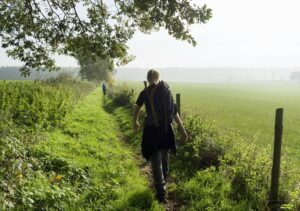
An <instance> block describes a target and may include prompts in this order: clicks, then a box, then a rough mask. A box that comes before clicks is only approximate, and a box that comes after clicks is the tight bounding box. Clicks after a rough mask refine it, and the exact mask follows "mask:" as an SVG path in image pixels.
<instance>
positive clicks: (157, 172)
mask: <svg viewBox="0 0 300 211" xmlns="http://www.w3.org/2000/svg"><path fill="white" fill-rule="evenodd" d="M169 160H170V158H169V150H167V149H163V150H159V151H156V152H154V153H153V154H152V156H151V158H150V161H151V167H152V176H153V180H154V185H155V186H161V187H163V186H164V184H165V182H166V178H167V175H168V173H169Z"/></svg>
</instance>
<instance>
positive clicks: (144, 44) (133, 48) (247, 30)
mask: <svg viewBox="0 0 300 211" xmlns="http://www.w3.org/2000/svg"><path fill="white" fill-rule="evenodd" d="M194 2H195V3H197V4H200V5H202V4H203V3H206V4H207V5H208V7H210V8H212V9H213V18H212V19H211V20H210V21H209V22H208V23H207V24H205V25H200V26H193V27H192V34H193V36H194V37H195V38H196V40H197V42H198V45H197V46H196V47H192V46H191V45H189V44H188V43H185V42H181V41H176V40H175V39H174V38H172V37H170V36H169V35H168V34H167V32H165V31H160V32H155V33H153V34H151V35H144V34H141V33H136V35H135V36H134V38H133V39H132V40H130V41H129V43H128V45H129V47H130V50H129V52H130V53H131V54H133V55H135V56H136V59H135V61H133V62H131V63H130V64H128V65H127V67H145V68H151V67H175V66H176V67H224V66H225V67H228V66H235V67H294V66H300V59H299V58H298V57H299V56H300V27H299V23H298V22H299V21H300V12H299V9H300V1H298V0H226V1H224V0H205V1H199V0H195V1H194ZM0 58H1V59H0V66H7V65H20V64H21V63H19V62H17V61H14V60H12V59H9V58H7V56H6V55H5V53H4V50H3V49H0ZM56 58H57V64H58V65H60V66H75V65H76V64H77V63H76V61H75V60H74V59H71V58H67V57H56Z"/></svg>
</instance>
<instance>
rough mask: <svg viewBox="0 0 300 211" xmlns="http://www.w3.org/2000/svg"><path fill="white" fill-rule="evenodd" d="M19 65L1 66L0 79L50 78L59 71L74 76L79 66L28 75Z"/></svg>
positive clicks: (33, 72) (34, 72) (76, 74)
mask: <svg viewBox="0 0 300 211" xmlns="http://www.w3.org/2000/svg"><path fill="white" fill-rule="evenodd" d="M20 68H21V67H19V66H7V67H5V66H3V67H0V80H35V79H41V80H43V79H48V78H52V77H55V76H56V75H58V74H59V73H62V72H64V73H68V74H69V75H72V76H74V77H77V76H78V74H79V73H78V68H76V67H63V68H61V70H60V71H58V72H56V71H55V72H47V71H34V70H32V74H30V75H29V76H27V77H24V76H22V75H21V72H20Z"/></svg>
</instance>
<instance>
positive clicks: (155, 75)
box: [147, 69, 159, 84]
mask: <svg viewBox="0 0 300 211" xmlns="http://www.w3.org/2000/svg"><path fill="white" fill-rule="evenodd" d="M158 79H159V72H158V71H157V70H153V69H151V70H149V71H148V73H147V80H148V82H149V83H150V84H152V83H155V82H157V81H158Z"/></svg>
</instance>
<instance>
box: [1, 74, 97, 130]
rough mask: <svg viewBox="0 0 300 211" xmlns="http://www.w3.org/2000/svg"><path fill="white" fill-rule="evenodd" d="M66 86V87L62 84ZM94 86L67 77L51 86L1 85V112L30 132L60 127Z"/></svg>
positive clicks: (35, 83) (8, 83)
mask: <svg viewBox="0 0 300 211" xmlns="http://www.w3.org/2000/svg"><path fill="white" fill-rule="evenodd" d="M62 82H64V83H65V84H64V85H62V84H61V83H62ZM92 88H93V86H92V85H91V84H88V83H81V82H77V81H74V80H70V79H69V78H66V77H65V76H64V75H61V77H57V78H55V79H50V80H48V81H47V82H39V81H35V82H34V83H32V82H17V83H13V82H5V81H4V82H0V99H1V101H0V109H1V110H2V111H6V112H7V113H9V114H10V116H11V118H12V120H13V121H14V123H15V124H17V125H19V126H21V127H26V129H27V130H37V129H46V128H49V127H51V126H56V125H58V123H59V122H60V121H61V120H62V119H63V118H64V117H65V115H66V114H67V112H69V111H70V110H71V109H72V107H73V105H74V104H73V103H74V101H77V100H79V99H81V98H82V96H83V95H84V94H85V93H86V92H88V91H89V90H91V89H92Z"/></svg>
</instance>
